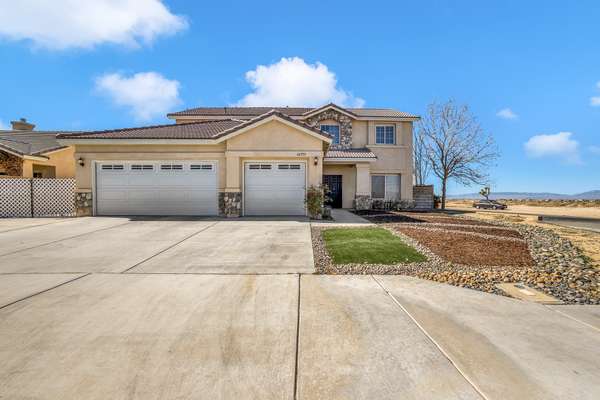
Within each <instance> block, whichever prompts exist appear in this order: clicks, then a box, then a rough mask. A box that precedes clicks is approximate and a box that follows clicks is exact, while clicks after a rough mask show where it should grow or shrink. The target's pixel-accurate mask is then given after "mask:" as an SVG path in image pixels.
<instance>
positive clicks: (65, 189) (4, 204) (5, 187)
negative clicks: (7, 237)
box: [0, 178, 75, 218]
mask: <svg viewBox="0 0 600 400" xmlns="http://www.w3.org/2000/svg"><path fill="white" fill-rule="evenodd" d="M74 215H75V179H22V178H14V179H0V217H4V218H11V217H13V218H15V217H72V216H74Z"/></svg>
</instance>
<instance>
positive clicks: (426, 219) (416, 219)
mask: <svg viewBox="0 0 600 400" xmlns="http://www.w3.org/2000/svg"><path fill="white" fill-rule="evenodd" d="M356 214H358V215H360V216H361V217H364V218H366V219H368V220H369V221H371V222H373V223H376V224H385V223H436V224H457V225H478V226H493V225H491V224H489V223H487V222H485V221H478V220H473V219H466V218H460V217H452V216H447V215H446V214H441V213H428V212H424V213H420V212H399V211H384V210H366V211H359V212H356Z"/></svg>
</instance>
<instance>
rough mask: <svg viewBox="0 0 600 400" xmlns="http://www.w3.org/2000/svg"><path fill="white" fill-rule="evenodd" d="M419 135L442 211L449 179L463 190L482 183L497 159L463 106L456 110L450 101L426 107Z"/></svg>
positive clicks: (488, 140)
mask: <svg viewBox="0 0 600 400" xmlns="http://www.w3.org/2000/svg"><path fill="white" fill-rule="evenodd" d="M419 131H420V132H422V134H423V139H424V142H425V149H426V155H427V159H428V161H429V165H430V166H431V171H432V172H433V173H434V174H435V175H436V176H437V177H438V178H439V179H440V180H441V182H442V209H445V208H446V190H447V185H448V180H449V179H452V180H454V181H456V182H458V183H460V184H463V185H466V186H469V185H471V184H480V185H483V184H485V183H486V181H487V177H488V176H487V174H486V172H485V171H486V169H487V168H488V167H490V165H491V164H492V163H493V162H494V161H495V160H496V159H497V158H498V156H499V153H498V149H497V147H496V144H495V142H494V139H493V138H492V136H491V135H490V134H488V133H486V132H484V131H483V129H482V128H481V126H480V125H479V123H478V122H477V119H476V118H475V117H474V116H473V115H472V114H471V112H470V111H469V108H468V107H467V106H466V105H463V106H457V105H456V104H455V102H454V101H453V100H448V101H447V102H446V103H444V104H441V105H440V104H437V103H432V104H430V105H429V107H428V108H427V113H426V115H425V116H424V117H423V118H422V119H421V121H420V122H419Z"/></svg>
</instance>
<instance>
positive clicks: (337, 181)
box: [323, 175, 342, 208]
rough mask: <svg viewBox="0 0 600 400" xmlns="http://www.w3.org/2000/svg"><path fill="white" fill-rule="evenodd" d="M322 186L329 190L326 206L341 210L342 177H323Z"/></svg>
mask: <svg viewBox="0 0 600 400" xmlns="http://www.w3.org/2000/svg"><path fill="white" fill-rule="evenodd" d="M323 185H325V186H327V188H328V189H329V194H328V197H329V200H328V201H327V203H326V204H327V205H328V206H331V207H333V208H342V175H323Z"/></svg>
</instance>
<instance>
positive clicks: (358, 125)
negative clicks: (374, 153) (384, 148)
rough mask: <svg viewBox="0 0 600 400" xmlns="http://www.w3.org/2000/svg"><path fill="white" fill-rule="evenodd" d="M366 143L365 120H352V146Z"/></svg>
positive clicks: (363, 145)
mask: <svg viewBox="0 0 600 400" xmlns="http://www.w3.org/2000/svg"><path fill="white" fill-rule="evenodd" d="M367 144H368V132H367V121H353V122H352V147H356V148H359V147H365V146H366V145H367Z"/></svg>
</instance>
